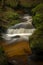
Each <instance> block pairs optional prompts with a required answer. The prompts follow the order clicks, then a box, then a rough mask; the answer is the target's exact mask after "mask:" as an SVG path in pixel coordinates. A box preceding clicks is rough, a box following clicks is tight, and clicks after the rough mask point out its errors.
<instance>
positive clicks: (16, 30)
mask: <svg viewBox="0 0 43 65" xmlns="http://www.w3.org/2000/svg"><path fill="white" fill-rule="evenodd" d="M22 19H24V20H25V19H26V21H25V22H22V23H18V24H15V25H14V26H11V27H9V28H8V30H7V34H3V38H4V39H5V40H7V41H8V42H9V41H12V42H13V41H15V40H16V41H17V40H21V39H25V40H27V39H28V38H29V36H30V35H31V34H32V33H33V32H34V30H35V28H34V27H33V25H32V17H31V16H29V15H28V14H26V15H24V17H23V18H22ZM22 34H23V35H22ZM27 34H28V35H27ZM16 35H19V36H20V38H14V37H15V36H16ZM12 37H13V38H12ZM10 43H11V42H10Z"/></svg>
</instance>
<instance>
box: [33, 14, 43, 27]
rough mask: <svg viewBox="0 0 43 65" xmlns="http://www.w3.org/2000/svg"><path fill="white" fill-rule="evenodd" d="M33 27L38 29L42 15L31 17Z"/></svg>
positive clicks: (42, 20)
mask: <svg viewBox="0 0 43 65" xmlns="http://www.w3.org/2000/svg"><path fill="white" fill-rule="evenodd" d="M32 23H33V25H34V26H35V27H36V28H38V27H39V26H40V25H41V24H43V13H42V14H36V15H35V16H33V22H32Z"/></svg>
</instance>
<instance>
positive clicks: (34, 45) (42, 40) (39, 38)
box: [29, 24, 43, 51]
mask: <svg viewBox="0 0 43 65" xmlns="http://www.w3.org/2000/svg"><path fill="white" fill-rule="evenodd" d="M29 43H30V47H31V49H34V50H35V49H37V50H39V51H40V50H43V24H42V25H40V27H39V28H38V29H37V30H36V31H35V32H34V33H33V35H32V36H30V39H29Z"/></svg>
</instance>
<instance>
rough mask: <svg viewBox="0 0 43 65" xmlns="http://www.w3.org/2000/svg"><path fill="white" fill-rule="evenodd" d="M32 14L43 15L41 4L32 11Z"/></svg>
mask: <svg viewBox="0 0 43 65" xmlns="http://www.w3.org/2000/svg"><path fill="white" fill-rule="evenodd" d="M32 13H33V14H34V13H43V3H41V4H39V5H37V6H36V7H35V8H33V9H32Z"/></svg>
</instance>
